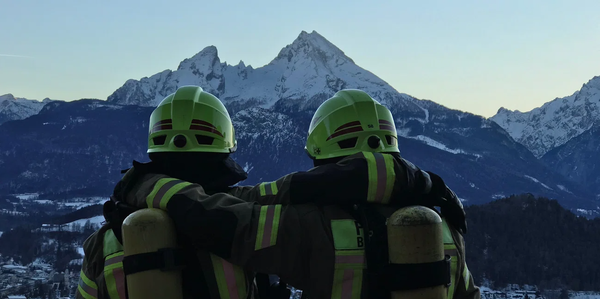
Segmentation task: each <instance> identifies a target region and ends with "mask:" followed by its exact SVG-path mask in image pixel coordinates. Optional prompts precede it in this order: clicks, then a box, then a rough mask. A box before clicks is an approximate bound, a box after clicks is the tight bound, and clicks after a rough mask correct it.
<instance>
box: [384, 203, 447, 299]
mask: <svg viewBox="0 0 600 299" xmlns="http://www.w3.org/2000/svg"><path fill="white" fill-rule="evenodd" d="M387 231H388V247H389V257H390V263H391V264H418V263H429V262H438V261H441V260H443V259H444V241H443V238H442V219H441V218H440V216H439V215H438V214H437V213H436V212H435V211H433V210H431V209H429V208H427V207H423V206H410V207H406V208H402V209H399V210H398V211H396V212H394V214H392V216H391V217H390V218H389V219H388V223H387ZM392 298H393V299H399V298H402V299H446V298H447V288H446V286H445V285H438V286H434V287H428V288H421V289H414V290H402V291H394V292H392Z"/></svg>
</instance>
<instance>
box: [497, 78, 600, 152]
mask: <svg viewBox="0 0 600 299" xmlns="http://www.w3.org/2000/svg"><path fill="white" fill-rule="evenodd" d="M491 119H492V120H493V121H495V122H496V123H497V124H498V125H500V126H501V127H503V128H504V129H505V130H506V131H507V132H508V133H509V134H510V135H511V136H512V137H513V138H514V139H515V140H517V141H519V142H520V143H522V144H523V145H525V146H526V147H527V148H529V150H531V151H532V152H533V153H534V155H536V156H537V157H538V158H539V157H541V156H543V155H544V154H545V153H546V152H548V151H549V150H551V149H553V148H555V147H557V146H560V145H562V144H564V143H566V142H567V141H569V140H570V139H571V138H573V137H576V136H578V135H579V134H581V133H583V132H585V131H586V130H588V129H589V128H591V126H592V125H593V124H594V123H595V122H598V121H600V76H596V77H594V78H592V79H590V80H589V81H588V82H587V83H586V84H583V86H582V87H581V89H580V90H579V91H576V92H575V93H573V94H572V95H570V96H566V97H563V98H556V99H554V100H552V101H550V102H547V103H545V104H544V105H542V106H541V107H538V108H535V109H533V110H531V111H528V112H520V111H518V110H515V111H511V110H508V109H506V108H500V109H499V110H498V112H497V113H496V115H494V116H493V117H492V118H491Z"/></svg>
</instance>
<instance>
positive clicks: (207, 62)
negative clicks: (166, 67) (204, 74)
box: [177, 46, 221, 70]
mask: <svg viewBox="0 0 600 299" xmlns="http://www.w3.org/2000/svg"><path fill="white" fill-rule="evenodd" d="M220 63H221V61H220V60H219V51H218V50H217V47H215V46H208V47H206V48H204V49H202V51H200V52H198V53H197V54H196V55H194V56H192V57H191V58H187V59H184V60H183V61H182V62H181V63H180V64H179V67H178V68H177V70H183V69H190V68H196V69H205V70H206V69H208V68H211V67H215V66H218V65H220Z"/></svg>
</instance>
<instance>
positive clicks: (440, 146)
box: [404, 135, 481, 158]
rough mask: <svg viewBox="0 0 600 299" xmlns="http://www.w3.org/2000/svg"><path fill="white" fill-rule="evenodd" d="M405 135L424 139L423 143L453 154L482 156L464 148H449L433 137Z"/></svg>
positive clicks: (420, 139)
mask: <svg viewBox="0 0 600 299" xmlns="http://www.w3.org/2000/svg"><path fill="white" fill-rule="evenodd" d="M404 137H406V138H410V139H416V140H419V141H422V142H423V143H425V144H427V145H429V146H433V147H435V148H438V149H441V150H443V151H446V152H449V153H452V154H455V155H456V154H463V155H471V156H475V157H477V158H481V155H480V154H473V153H468V152H466V151H464V150H462V149H451V148H448V147H447V146H446V145H445V144H443V143H441V142H439V141H436V140H433V139H431V138H429V137H427V136H424V135H417V136H404Z"/></svg>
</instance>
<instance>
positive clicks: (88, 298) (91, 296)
mask: <svg viewBox="0 0 600 299" xmlns="http://www.w3.org/2000/svg"><path fill="white" fill-rule="evenodd" d="M77 291H78V292H79V294H81V296H82V297H83V298H85V299H96V298H98V286H97V285H96V283H95V282H93V281H92V280H91V279H89V278H88V277H87V276H85V273H84V272H83V270H81V273H80V274H79V285H78V286H77Z"/></svg>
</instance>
